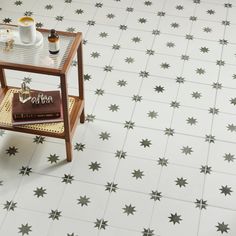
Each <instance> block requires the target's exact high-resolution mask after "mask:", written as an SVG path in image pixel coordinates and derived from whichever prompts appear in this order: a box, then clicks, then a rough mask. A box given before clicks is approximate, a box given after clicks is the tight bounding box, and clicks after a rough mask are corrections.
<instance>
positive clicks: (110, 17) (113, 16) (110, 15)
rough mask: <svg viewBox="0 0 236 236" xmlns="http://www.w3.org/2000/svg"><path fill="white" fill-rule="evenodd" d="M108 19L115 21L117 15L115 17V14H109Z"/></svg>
mask: <svg viewBox="0 0 236 236" xmlns="http://www.w3.org/2000/svg"><path fill="white" fill-rule="evenodd" d="M106 17H107V18H108V19H114V18H115V15H114V14H113V13H109V14H107V15H106Z"/></svg>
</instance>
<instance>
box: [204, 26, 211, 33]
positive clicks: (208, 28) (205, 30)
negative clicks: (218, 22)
mask: <svg viewBox="0 0 236 236" xmlns="http://www.w3.org/2000/svg"><path fill="white" fill-rule="evenodd" d="M203 31H204V32H206V33H210V32H211V31H212V29H211V28H210V27H204V28H203Z"/></svg>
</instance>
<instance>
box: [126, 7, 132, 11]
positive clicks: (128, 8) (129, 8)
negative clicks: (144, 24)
mask: <svg viewBox="0 0 236 236" xmlns="http://www.w3.org/2000/svg"><path fill="white" fill-rule="evenodd" d="M126 11H127V12H133V11H134V8H133V7H127V8H126Z"/></svg>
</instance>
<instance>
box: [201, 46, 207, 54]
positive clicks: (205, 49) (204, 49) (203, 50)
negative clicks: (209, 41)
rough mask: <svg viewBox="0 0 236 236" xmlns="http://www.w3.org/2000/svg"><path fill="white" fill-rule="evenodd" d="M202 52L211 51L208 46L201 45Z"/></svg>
mask: <svg viewBox="0 0 236 236" xmlns="http://www.w3.org/2000/svg"><path fill="white" fill-rule="evenodd" d="M200 52H202V53H208V52H209V48H207V47H201V48H200Z"/></svg>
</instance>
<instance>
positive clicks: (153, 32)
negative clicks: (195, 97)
mask: <svg viewBox="0 0 236 236" xmlns="http://www.w3.org/2000/svg"><path fill="white" fill-rule="evenodd" d="M152 34H153V35H159V34H160V30H158V29H154V30H152Z"/></svg>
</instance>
